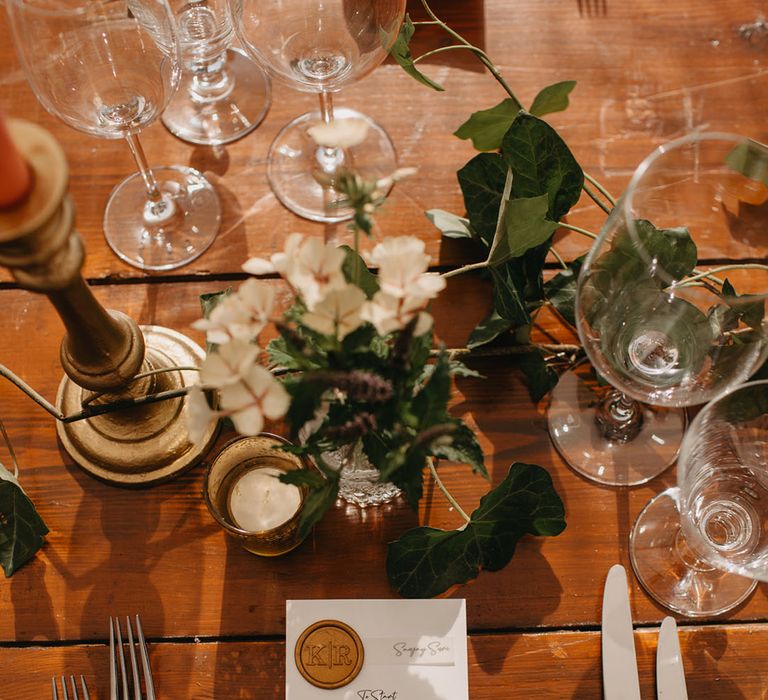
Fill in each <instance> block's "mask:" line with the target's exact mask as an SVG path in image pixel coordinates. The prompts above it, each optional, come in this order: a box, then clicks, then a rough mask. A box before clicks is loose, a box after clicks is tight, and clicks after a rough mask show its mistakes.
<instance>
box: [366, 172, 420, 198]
mask: <svg viewBox="0 0 768 700" xmlns="http://www.w3.org/2000/svg"><path fill="white" fill-rule="evenodd" d="M417 172H418V168H398V169H397V170H395V172H393V173H392V174H391V175H388V176H387V177H382V178H380V179H379V180H376V190H377V191H378V192H385V193H386V192H388V191H389V188H390V187H392V185H394V184H395V183H396V182H400V180H404V179H405V178H406V177H410V176H411V175H415V174H416V173H417Z"/></svg>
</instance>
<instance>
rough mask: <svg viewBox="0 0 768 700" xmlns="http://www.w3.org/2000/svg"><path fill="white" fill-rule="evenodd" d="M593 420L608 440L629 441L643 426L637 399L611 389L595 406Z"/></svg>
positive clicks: (641, 413) (641, 411)
mask: <svg viewBox="0 0 768 700" xmlns="http://www.w3.org/2000/svg"><path fill="white" fill-rule="evenodd" d="M595 422H596V423H597V425H598V426H599V427H600V430H601V432H602V434H603V435H604V436H605V437H606V438H607V439H608V440H613V441H615V442H629V441H630V440H631V439H632V438H634V437H635V436H636V435H637V434H638V433H639V432H640V429H641V428H642V427H643V409H642V407H641V406H640V404H639V403H638V402H637V401H635V400H634V399H632V398H630V397H629V396H627V395H626V394H624V393H623V392H621V391H618V390H617V389H613V390H611V391H609V392H608V393H607V394H606V395H605V397H604V398H603V399H602V400H601V401H600V402H599V403H598V404H597V406H596V407H595Z"/></svg>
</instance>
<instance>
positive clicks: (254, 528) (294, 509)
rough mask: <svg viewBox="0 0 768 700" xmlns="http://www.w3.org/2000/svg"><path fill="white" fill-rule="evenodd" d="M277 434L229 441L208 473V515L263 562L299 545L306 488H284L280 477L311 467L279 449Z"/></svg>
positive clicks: (262, 434)
mask: <svg viewBox="0 0 768 700" xmlns="http://www.w3.org/2000/svg"><path fill="white" fill-rule="evenodd" d="M286 444H290V443H288V441H287V440H285V439H284V438H281V437H280V436H278V435H271V434H268V433H261V434H260V435H255V436H252V437H240V438H236V439H234V440H232V441H230V442H228V443H227V444H226V445H224V447H223V448H222V449H221V452H219V454H218V455H217V456H216V457H215V459H214V460H213V461H212V462H211V464H210V466H209V467H208V470H207V471H206V474H205V483H204V486H203V494H204V496H205V502H206V505H207V506H208V510H210V511H211V515H213V517H214V519H215V520H216V522H218V523H219V525H221V527H222V528H224V531H225V532H227V533H228V534H229V535H231V536H232V537H234V538H235V539H236V540H238V541H239V543H240V545H241V546H242V547H243V548H245V549H247V550H248V551H249V552H252V553H253V554H258V555H260V556H262V557H276V556H279V555H280V554H285V553H286V552H290V551H291V550H292V549H295V548H296V547H298V546H299V545H300V544H301V539H300V537H299V518H300V517H301V512H302V509H303V507H304V501H305V500H306V497H307V489H306V487H303V486H294V485H293V484H284V483H282V482H281V481H279V480H278V478H277V476H276V474H279V473H280V472H287V471H291V470H294V469H308V468H313V467H311V466H310V465H309V464H308V463H307V462H305V461H304V460H303V459H302V458H301V457H299V456H298V455H294V454H291V453H289V452H285V451H283V450H281V449H280V446H282V445H286Z"/></svg>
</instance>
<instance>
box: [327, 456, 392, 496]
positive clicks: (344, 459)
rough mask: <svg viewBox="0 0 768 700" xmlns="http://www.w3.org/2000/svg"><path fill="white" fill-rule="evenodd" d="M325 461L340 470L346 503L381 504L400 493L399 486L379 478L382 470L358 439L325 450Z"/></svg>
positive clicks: (340, 483)
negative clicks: (365, 451)
mask: <svg viewBox="0 0 768 700" xmlns="http://www.w3.org/2000/svg"><path fill="white" fill-rule="evenodd" d="M323 461H324V462H325V464H326V465H328V466H329V467H331V468H332V469H336V470H340V474H339V498H340V499H342V500H343V501H346V502H347V503H352V504H354V505H356V506H360V507H361V508H367V507H368V506H382V505H384V504H385V503H389V502H390V501H393V500H394V499H395V498H397V497H398V496H399V495H400V489H399V488H397V486H395V485H394V484H393V483H391V482H381V481H379V470H378V469H375V468H374V467H373V466H372V465H371V463H370V462H369V461H368V458H367V457H366V456H365V453H364V452H363V448H362V444H361V443H359V442H358V443H356V444H355V445H351V446H348V447H344V448H342V449H340V450H334V451H333V452H326V453H324V454H323Z"/></svg>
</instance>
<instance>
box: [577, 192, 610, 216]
mask: <svg viewBox="0 0 768 700" xmlns="http://www.w3.org/2000/svg"><path fill="white" fill-rule="evenodd" d="M582 189H583V190H584V191H585V192H586V193H587V194H588V195H589V198H590V199H591V200H592V201H593V202H594V203H595V204H597V206H598V207H600V208H601V209H602V210H603V211H604V212H605V213H606V214H610V213H611V210H610V209H609V208H608V207H606V206H605V204H603V200H602V199H600V197H598V196H597V195H596V194H595V193H594V192H593V191H592V190H591V189H589V187H587V185H582Z"/></svg>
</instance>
